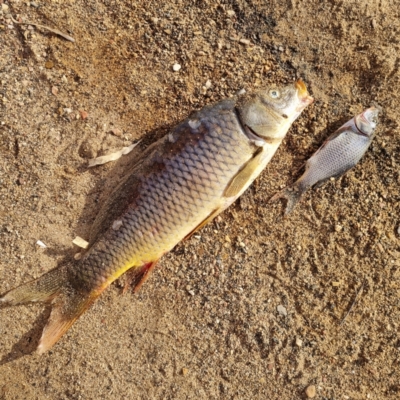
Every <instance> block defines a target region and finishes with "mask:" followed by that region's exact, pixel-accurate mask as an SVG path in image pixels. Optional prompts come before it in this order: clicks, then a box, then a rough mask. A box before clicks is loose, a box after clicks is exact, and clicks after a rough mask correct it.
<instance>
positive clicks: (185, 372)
mask: <svg viewBox="0 0 400 400" xmlns="http://www.w3.org/2000/svg"><path fill="white" fill-rule="evenodd" d="M188 372H189V370H188V369H187V368H182V375H183V376H185V375H187V374H188Z"/></svg>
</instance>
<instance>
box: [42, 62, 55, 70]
mask: <svg viewBox="0 0 400 400" xmlns="http://www.w3.org/2000/svg"><path fill="white" fill-rule="evenodd" d="M44 66H45V68H47V69H52V68H53V67H54V62H53V61H51V60H49V61H46V63H45V64H44Z"/></svg>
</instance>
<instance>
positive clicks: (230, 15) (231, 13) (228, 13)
mask: <svg viewBox="0 0 400 400" xmlns="http://www.w3.org/2000/svg"><path fill="white" fill-rule="evenodd" d="M226 13H227V15H228V17H233V16H234V15H235V11H233V10H228V11H227V12H226Z"/></svg>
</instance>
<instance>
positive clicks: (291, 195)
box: [270, 182, 307, 215]
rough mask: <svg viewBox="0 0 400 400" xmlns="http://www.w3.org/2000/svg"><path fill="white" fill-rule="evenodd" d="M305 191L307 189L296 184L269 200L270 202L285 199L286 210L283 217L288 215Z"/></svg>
mask: <svg viewBox="0 0 400 400" xmlns="http://www.w3.org/2000/svg"><path fill="white" fill-rule="evenodd" d="M306 190H307V188H305V187H303V185H301V184H300V183H298V182H296V183H294V184H293V185H291V186H288V187H286V188H285V189H283V190H281V191H280V192H278V193H276V194H275V195H274V196H273V197H272V198H271V199H270V202H271V203H272V202H274V201H277V200H278V199H286V200H287V203H286V209H285V215H287V214H290V213H291V212H292V211H293V209H294V207H295V206H296V204H297V203H298V202H299V200H300V198H301V196H302V194H303V193H304V192H305V191H306Z"/></svg>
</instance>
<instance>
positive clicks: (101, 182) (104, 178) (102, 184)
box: [0, 125, 173, 366]
mask: <svg viewBox="0 0 400 400" xmlns="http://www.w3.org/2000/svg"><path fill="white" fill-rule="evenodd" d="M171 126H173V125H164V126H161V127H158V128H156V129H155V130H153V131H151V132H149V133H147V134H145V135H144V136H143V137H142V138H140V143H139V144H138V146H136V147H135V148H134V149H133V150H132V151H131V152H130V153H129V154H127V155H125V156H122V157H121V158H120V159H118V160H116V161H114V162H110V163H108V164H106V165H99V166H96V167H94V168H89V167H88V161H87V160H83V161H82V164H81V165H79V166H78V168H77V174H83V173H87V171H88V170H89V171H91V174H92V176H93V179H96V181H97V183H96V184H95V186H94V187H93V188H92V190H91V191H90V192H89V193H88V195H87V197H86V199H85V203H84V206H83V209H82V212H81V213H80V215H79V217H78V219H77V223H76V225H75V227H74V232H76V234H77V235H79V236H81V237H83V238H85V239H87V238H89V236H90V230H91V226H92V223H93V221H94V219H95V218H96V216H97V214H98V212H99V211H100V209H101V206H102V203H103V202H104V201H105V200H106V199H107V196H109V195H110V193H112V192H113V190H114V189H115V188H116V187H117V186H118V184H119V183H120V182H121V181H122V180H123V178H124V177H125V176H126V175H127V174H129V171H130V170H131V168H132V166H133V165H135V164H136V160H137V159H138V158H140V156H141V155H142V153H143V151H144V150H145V149H146V148H147V147H148V146H149V145H151V144H153V143H155V142H156V141H157V140H159V139H160V138H162V137H163V136H165V134H166V133H168V132H169V130H170V129H171ZM121 147H123V146H121ZM71 179H73V178H71ZM80 250H82V249H78V250H77V248H73V247H71V248H69V249H60V248H46V249H45V250H44V253H45V254H47V255H48V256H50V257H52V256H53V257H54V256H56V257H60V255H61V256H63V257H62V259H61V260H60V261H59V262H58V264H57V267H60V266H63V265H67V264H71V263H72V262H74V255H75V254H76V253H77V252H80ZM22 283H26V282H22ZM0 294H4V293H0ZM44 304H45V310H44V311H43V312H41V313H40V315H39V316H38V317H37V318H36V320H35V321H34V323H33V327H32V328H31V329H30V330H29V331H28V332H27V333H25V334H24V335H23V336H22V337H21V338H20V340H19V341H18V342H17V343H15V344H14V345H13V346H12V348H11V350H10V352H9V353H8V354H5V355H4V356H2V358H1V359H0V366H1V365H5V364H7V363H10V362H12V361H15V360H17V359H19V358H22V357H24V356H27V355H30V354H32V353H34V352H35V351H36V349H37V346H38V343H39V340H40V337H41V335H42V331H43V329H44V327H45V325H46V322H47V320H48V318H49V316H50V313H51V304H49V303H44ZM19 306H24V304H21V305H19ZM10 307H15V306H12V305H0V312H4V310H6V309H8V308H10Z"/></svg>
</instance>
